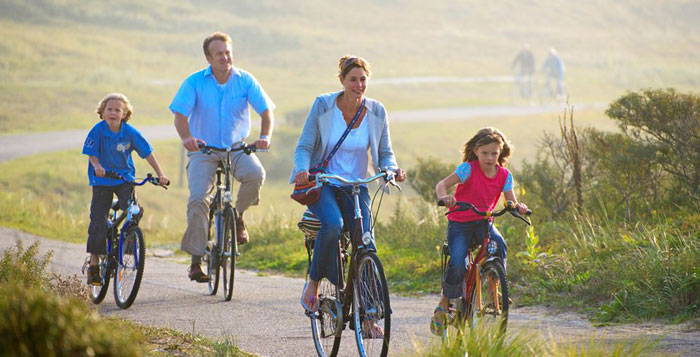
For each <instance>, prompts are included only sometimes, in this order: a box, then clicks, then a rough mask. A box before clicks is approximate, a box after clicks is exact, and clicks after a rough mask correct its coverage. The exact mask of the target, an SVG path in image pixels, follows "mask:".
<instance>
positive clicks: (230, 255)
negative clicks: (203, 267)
mask: <svg viewBox="0 0 700 357" xmlns="http://www.w3.org/2000/svg"><path fill="white" fill-rule="evenodd" d="M235 217H236V211H235V210H234V209H233V208H231V207H228V208H226V211H224V228H223V229H224V250H223V252H222V254H221V271H222V273H223V275H224V299H225V300H226V301H231V296H233V278H234V276H235V275H236V253H237V251H238V246H237V245H236V243H237V237H236V219H235Z"/></svg>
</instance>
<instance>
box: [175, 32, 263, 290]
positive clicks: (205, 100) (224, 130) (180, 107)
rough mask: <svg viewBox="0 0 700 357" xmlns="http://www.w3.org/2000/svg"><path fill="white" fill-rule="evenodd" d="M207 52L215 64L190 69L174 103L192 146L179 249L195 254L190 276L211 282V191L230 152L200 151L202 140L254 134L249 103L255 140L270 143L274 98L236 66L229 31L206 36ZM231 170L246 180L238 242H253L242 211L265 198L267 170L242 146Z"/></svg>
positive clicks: (224, 143)
mask: <svg viewBox="0 0 700 357" xmlns="http://www.w3.org/2000/svg"><path fill="white" fill-rule="evenodd" d="M203 50H204V55H205V57H206V59H207V62H209V64H210V66H209V67H207V68H206V69H203V70H201V71H198V72H195V73H193V74H192V75H190V76H189V77H188V78H187V79H185V81H184V82H183V83H182V85H181V86H180V89H179V90H178V92H177V94H176V95H175V98H173V101H172V103H171V104H170V111H171V112H172V113H173V114H174V115H175V128H176V129H177V132H178V134H179V135H180V138H181V139H182V145H183V146H184V147H185V149H187V151H189V153H188V154H187V156H188V157H189V163H188V165H187V180H188V185H189V190H190V197H189V200H188V203H187V229H186V230H185V234H184V235H183V237H182V243H181V246H180V249H182V250H183V251H186V252H188V253H189V254H191V255H192V264H191V266H190V269H189V275H188V276H189V278H190V280H196V281H197V282H207V281H208V277H207V275H206V274H204V272H202V269H201V257H202V255H204V253H205V251H204V249H205V246H206V241H207V231H208V230H209V215H208V213H209V202H208V199H207V198H208V193H209V191H210V190H211V187H212V185H213V184H214V175H215V172H216V167H217V165H218V163H219V161H220V160H221V159H222V158H225V156H223V155H225V153H218V152H214V153H212V154H211V155H207V154H203V153H201V152H199V151H198V150H199V148H198V146H197V145H198V144H199V143H202V144H206V145H209V146H215V147H219V148H228V147H230V146H232V145H234V144H238V143H241V142H242V141H243V140H244V139H246V138H247V137H248V135H249V134H250V112H249V109H248V105H249V104H250V106H251V107H252V108H253V109H254V110H255V111H256V112H257V113H258V114H259V115H260V118H261V119H262V123H261V129H260V138H259V139H257V140H255V141H254V144H255V146H256V147H257V148H258V149H268V148H269V147H270V138H271V134H272V127H273V122H274V116H273V114H272V112H273V110H274V109H275V104H274V103H273V102H272V100H271V99H270V97H268V96H267V94H266V93H265V91H264V90H263V89H262V87H261V86H260V84H259V83H258V81H257V80H256V79H255V77H253V76H252V75H251V74H250V73H248V72H246V71H244V70H241V69H239V68H236V67H234V66H233V59H232V57H231V56H232V53H233V49H232V41H231V37H229V36H228V35H227V34H224V33H220V32H215V33H213V34H211V35H209V36H208V37H207V38H206V39H204V44H203ZM232 163H235V166H233V167H232V168H231V169H232V171H233V172H232V174H233V176H234V178H235V179H236V180H238V181H240V182H241V185H240V187H239V190H238V196H237V200H236V203H235V207H236V210H237V211H238V212H239V216H238V217H237V218H236V234H237V236H238V243H239V244H244V243H246V242H248V232H247V231H246V228H245V222H244V221H243V212H245V210H246V209H248V207H250V206H252V205H257V204H258V202H259V200H260V188H261V187H262V185H263V181H264V180H265V170H264V168H263V167H262V164H261V163H260V161H259V160H258V158H257V157H256V156H255V154H251V155H245V154H243V152H242V151H237V152H236V153H235V154H232Z"/></svg>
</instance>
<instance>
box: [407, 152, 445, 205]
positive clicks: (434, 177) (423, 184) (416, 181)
mask: <svg viewBox="0 0 700 357" xmlns="http://www.w3.org/2000/svg"><path fill="white" fill-rule="evenodd" d="M417 161H418V164H417V165H416V166H415V167H413V168H412V169H411V170H410V171H411V179H410V180H409V181H408V182H409V183H410V184H411V187H413V189H414V190H416V192H418V194H419V195H420V197H421V198H422V199H423V200H425V201H426V202H429V203H433V202H435V200H436V199H435V185H437V183H438V182H440V180H442V179H444V178H445V177H447V176H448V175H449V174H451V173H452V172H454V169H455V168H454V166H452V165H450V164H445V163H443V162H442V161H440V160H438V159H436V158H434V157H428V158H421V157H419V158H417ZM452 191H454V189H452Z"/></svg>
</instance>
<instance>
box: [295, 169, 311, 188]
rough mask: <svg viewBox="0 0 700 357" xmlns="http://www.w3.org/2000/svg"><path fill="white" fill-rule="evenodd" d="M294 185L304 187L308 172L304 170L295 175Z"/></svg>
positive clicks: (307, 180)
mask: <svg viewBox="0 0 700 357" xmlns="http://www.w3.org/2000/svg"><path fill="white" fill-rule="evenodd" d="M294 183H296V184H297V185H306V184H308V183H309V171H307V170H304V171H300V172H299V173H297V175H296V176H294Z"/></svg>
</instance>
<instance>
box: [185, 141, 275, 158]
mask: <svg viewBox="0 0 700 357" xmlns="http://www.w3.org/2000/svg"><path fill="white" fill-rule="evenodd" d="M197 146H199V151H201V152H202V153H204V154H207V155H209V154H211V153H212V151H219V152H227V153H231V152H234V151H241V150H243V152H244V153H245V154H246V155H250V154H252V153H254V152H268V151H270V149H258V148H257V147H256V146H255V144H250V145H248V144H245V143H244V144H243V145H240V146H238V147H234V146H231V147H228V148H225V149H222V148H218V147H215V146H209V145H204V144H202V143H198V144H197Z"/></svg>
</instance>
